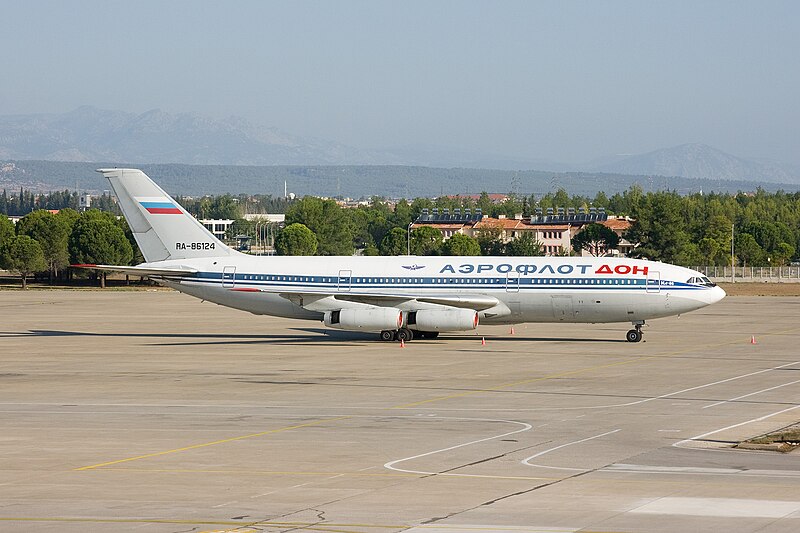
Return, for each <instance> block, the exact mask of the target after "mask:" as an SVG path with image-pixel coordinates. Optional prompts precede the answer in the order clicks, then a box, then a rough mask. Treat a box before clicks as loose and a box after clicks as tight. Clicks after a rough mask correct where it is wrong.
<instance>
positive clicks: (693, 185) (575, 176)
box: [0, 161, 798, 198]
mask: <svg viewBox="0 0 800 533" xmlns="http://www.w3.org/2000/svg"><path fill="white" fill-rule="evenodd" d="M114 166H117V167H128V166H137V167H139V168H141V169H142V170H144V171H145V172H146V173H147V174H148V175H150V176H151V177H152V178H154V179H155V180H156V181H157V182H158V183H159V184H160V185H161V186H162V187H163V188H164V189H165V190H167V191H168V192H170V193H172V194H181V195H192V196H198V195H203V194H222V193H227V192H230V193H260V194H272V195H275V196H279V195H282V194H283V182H284V180H286V181H287V182H288V186H289V191H290V192H294V193H295V194H298V195H301V196H302V195H307V194H312V195H319V196H336V195H342V196H347V197H352V198H361V197H369V196H373V195H378V196H386V197H406V198H413V197H418V196H439V195H441V194H448V195H450V194H477V193H479V192H481V191H487V192H500V193H506V192H511V191H515V192H518V193H520V194H532V193H535V194H537V195H541V194H544V193H547V192H555V191H556V190H557V189H559V188H563V189H565V190H566V191H568V192H569V193H570V194H582V195H587V196H594V195H595V194H597V192H598V191H601V190H602V191H604V192H605V193H606V194H609V195H610V194H613V193H615V192H622V191H624V190H626V189H628V188H629V187H630V186H631V185H633V184H638V185H639V186H641V187H642V188H643V189H644V190H645V191H651V190H663V189H670V190H672V189H674V190H677V191H678V192H680V193H683V194H686V193H692V192H698V191H700V190H703V191H705V192H711V191H717V192H736V191H740V190H741V191H753V190H755V189H756V188H758V187H763V188H765V189H766V190H770V191H774V190H777V189H784V190H797V189H798V186H796V185H790V184H783V185H781V184H775V183H763V182H762V183H758V182H754V181H730V180H699V179H689V178H664V177H659V178H653V177H647V176H624V175H620V174H601V173H583V172H570V173H553V172H541V171H532V170H529V171H519V172H516V171H507V170H484V169H474V168H473V169H469V168H433V167H412V166H221V165H215V166H199V165H134V164H121V163H76V162H55V161H5V162H3V161H0V189H8V190H11V191H14V190H18V189H19V188H20V187H25V188H26V189H32V190H36V191H50V190H63V189H73V190H74V189H75V188H76V187H77V188H78V189H80V190H88V191H102V190H104V189H108V183H107V182H105V181H104V180H103V179H102V178H101V177H100V176H99V174H97V173H95V172H94V170H95V169H96V168H100V167H114Z"/></svg>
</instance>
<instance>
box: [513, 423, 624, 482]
mask: <svg viewBox="0 0 800 533" xmlns="http://www.w3.org/2000/svg"><path fill="white" fill-rule="evenodd" d="M617 431H621V430H619V429H615V430H612V431H606V432H605V433H601V434H600V435H595V436H594V437H587V438H585V439H581V440H576V441H572V442H568V443H566V444H561V445H560V446H556V447H554V448H549V449H547V450H545V451H543V452H539V453H537V454H535V455H531V456H530V457H528V458H527V459H523V460H522V464H524V465H528V466H536V467H539V468H551V469H554V470H570V471H573V472H581V471H585V470H586V469H585V468H567V467H559V466H544V465H538V464H533V463H531V462H530V461H531V459H536V458H537V457H541V456H542V455H545V454H548V453H550V452H554V451H556V450H560V449H561V448H566V447H567V446H572V445H573V444H580V443H581V442H586V441H590V440H594V439H599V438H600V437H605V436H606V435H611V434H612V433H616V432H617Z"/></svg>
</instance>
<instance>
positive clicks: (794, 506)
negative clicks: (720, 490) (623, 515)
mask: <svg viewBox="0 0 800 533" xmlns="http://www.w3.org/2000/svg"><path fill="white" fill-rule="evenodd" d="M797 511H800V502H796V501H794V502H790V501H780V500H745V499H736V498H673V497H666V498H659V499H658V500H655V501H651V502H648V503H646V504H644V505H642V506H641V507H638V508H636V509H632V510H630V511H628V512H630V513H640V514H665V515H684V516H716V517H724V518H783V517H785V516H788V515H790V514H792V513H795V512H797Z"/></svg>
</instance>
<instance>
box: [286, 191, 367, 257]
mask: <svg viewBox="0 0 800 533" xmlns="http://www.w3.org/2000/svg"><path fill="white" fill-rule="evenodd" d="M295 223H298V224H303V225H305V226H306V227H307V228H308V229H310V230H311V231H312V232H313V233H314V235H316V236H317V254H319V255H352V254H353V231H352V225H351V223H350V220H349V218H348V216H347V215H346V214H345V213H344V210H343V209H342V208H341V207H339V205H338V204H337V203H336V202H335V201H333V200H323V199H321V198H315V197H313V196H306V197H304V198H302V199H301V200H298V201H297V202H295V203H294V204H292V206H291V207H290V208H289V209H288V210H287V211H286V224H287V225H291V224H295Z"/></svg>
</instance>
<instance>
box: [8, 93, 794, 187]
mask: <svg viewBox="0 0 800 533" xmlns="http://www.w3.org/2000/svg"><path fill="white" fill-rule="evenodd" d="M2 159H5V160H16V161H21V160H40V161H73V162H89V161H98V162H100V161H126V162H128V164H135V165H144V164H173V163H175V164H190V165H243V166H272V165H281V166H289V165H293V166H303V167H309V166H329V165H334V166H342V165H349V166H353V165H359V166H362V165H372V166H376V165H390V166H406V167H425V168H428V167H434V168H440V169H441V168H467V169H486V170H489V171H495V170H506V171H516V170H520V171H522V170H525V171H531V172H533V171H546V173H548V174H549V173H552V172H559V173H561V174H560V175H561V176H568V174H565V173H567V172H584V173H588V175H589V179H593V178H591V175H593V174H598V173H603V174H612V175H617V176H618V175H628V176H630V175H633V176H677V177H682V178H698V179H712V180H738V181H747V182H752V183H756V182H775V183H795V184H800V169H799V168H795V167H792V166H789V165H785V164H781V163H776V162H763V161H753V160H748V159H743V158H740V157H736V156H733V155H730V154H726V153H724V152H721V151H719V150H717V149H715V148H712V147H710V146H706V145H703V144H685V145H682V146H677V147H674V148H667V149H663V150H656V151H654V152H650V153H647V154H640V155H634V156H628V157H625V156H606V157H601V158H598V159H596V160H594V161H593V162H590V163H586V164H584V165H574V164H570V163H566V162H559V161H554V160H551V159H544V158H533V157H519V156H509V155H502V154H492V153H482V152H479V151H474V150H463V149H458V148H447V147H436V146H429V145H413V146H404V147H397V148H391V149H389V148H387V149H384V150H362V149H358V148H353V147H350V146H345V145H342V144H338V143H335V142H330V141H324V140H319V139H309V138H303V137H299V136H296V135H291V134H289V133H286V132H282V131H279V130H277V129H275V128H269V127H264V126H260V125H257V124H254V123H252V122H250V121H248V120H246V119H244V118H240V117H230V118H227V119H224V120H215V119H211V118H207V117H202V116H198V115H193V114H186V113H182V114H171V113H167V112H164V111H160V110H157V109H156V110H151V111H148V112H146V113H141V114H135V113H124V112H120V111H107V110H102V109H97V108H94V107H89V106H84V107H80V108H78V109H76V110H74V111H71V112H69V113H62V114H39V115H13V116H11V115H9V116H0V160H2ZM242 172H245V173H246V172H249V171H248V170H243V171H242ZM259 172H261V171H259ZM316 172H320V170H317V171H316ZM423 174H424V173H423ZM462 174H464V173H463V172H462ZM532 175H536V174H535V172H533V174H532ZM565 179H566V178H565ZM502 180H506V182H509V183H510V178H501V181H502ZM658 181H663V180H662V178H658ZM445 183H446V182H445ZM478 184H479V183H478ZM474 185H475V184H469V185H467V186H468V187H470V188H473V187H474ZM419 186H422V187H428V184H425V183H420V184H419ZM544 186H545V185H544V184H543V183H541V184H536V185H530V187H532V188H536V189H537V190H538V189H541V188H542V187H544ZM686 186H687V187H692V185H690V184H687V185H686ZM732 186H733V187H737V185H733V184H732ZM506 187H507V188H508V187H510V185H506ZM698 188H699V187H698ZM337 190H338V189H337Z"/></svg>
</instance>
